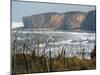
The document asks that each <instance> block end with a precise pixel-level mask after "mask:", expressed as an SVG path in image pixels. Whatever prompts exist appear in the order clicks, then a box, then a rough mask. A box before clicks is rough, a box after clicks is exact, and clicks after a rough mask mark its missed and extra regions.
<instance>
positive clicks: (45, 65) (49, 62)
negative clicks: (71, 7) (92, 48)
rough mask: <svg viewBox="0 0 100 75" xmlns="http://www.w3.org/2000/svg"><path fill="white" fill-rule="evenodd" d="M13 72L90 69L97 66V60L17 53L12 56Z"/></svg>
mask: <svg viewBox="0 0 100 75" xmlns="http://www.w3.org/2000/svg"><path fill="white" fill-rule="evenodd" d="M12 60H13V62H12V74H13V75H15V74H25V73H38V72H55V71H73V70H90V69H95V68H96V60H95V59H92V60H88V59H79V58H77V57H72V58H67V57H63V56H60V55H59V56H57V57H55V58H46V57H44V56H40V57H38V56H31V55H28V54H16V55H13V56H12Z"/></svg>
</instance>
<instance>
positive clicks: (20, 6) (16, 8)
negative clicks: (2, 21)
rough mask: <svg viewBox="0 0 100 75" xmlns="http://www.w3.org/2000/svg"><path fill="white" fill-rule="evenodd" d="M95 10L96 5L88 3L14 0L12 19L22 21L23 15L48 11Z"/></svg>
mask: <svg viewBox="0 0 100 75" xmlns="http://www.w3.org/2000/svg"><path fill="white" fill-rule="evenodd" d="M91 10H95V7H94V6H86V5H84V6H83V5H68V4H50V3H35V2H18V1H17V2H16V1H13V2H12V21H14V22H21V21H22V17H23V16H29V15H34V14H40V13H46V12H63V13H64V12H68V11H82V12H88V11H91Z"/></svg>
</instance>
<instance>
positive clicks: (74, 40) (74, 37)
mask: <svg viewBox="0 0 100 75" xmlns="http://www.w3.org/2000/svg"><path fill="white" fill-rule="evenodd" d="M14 40H16V46H15V47H16V52H17V53H22V50H23V44H24V43H25V44H26V46H27V47H28V48H26V49H25V53H32V51H33V50H34V49H36V53H37V52H38V53H39V55H40V56H41V55H42V54H43V52H45V55H46V56H48V57H49V51H51V55H52V57H55V56H57V55H58V54H59V53H61V51H62V50H65V56H66V57H74V56H76V57H79V58H82V52H84V58H86V59H90V53H91V52H92V50H93V49H94V47H95V45H96V43H95V42H96V37H95V33H90V32H62V31H24V30H23V31H12V47H13V42H14ZM37 48H38V50H39V51H37Z"/></svg>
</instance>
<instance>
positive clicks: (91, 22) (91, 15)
mask: <svg viewBox="0 0 100 75" xmlns="http://www.w3.org/2000/svg"><path fill="white" fill-rule="evenodd" d="M81 29H84V30H89V31H93V32H95V31H96V11H90V12H88V15H87V16H86V19H85V20H84V21H83V22H82V24H81Z"/></svg>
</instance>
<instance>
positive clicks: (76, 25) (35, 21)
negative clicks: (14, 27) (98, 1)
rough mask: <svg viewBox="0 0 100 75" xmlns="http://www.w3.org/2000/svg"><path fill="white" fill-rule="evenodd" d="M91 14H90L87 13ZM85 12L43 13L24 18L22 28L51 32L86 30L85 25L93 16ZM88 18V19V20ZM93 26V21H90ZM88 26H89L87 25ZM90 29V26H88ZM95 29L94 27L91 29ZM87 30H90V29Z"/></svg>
mask: <svg viewBox="0 0 100 75" xmlns="http://www.w3.org/2000/svg"><path fill="white" fill-rule="evenodd" d="M89 13H91V12H89ZM89 13H85V12H79V11H76V12H66V13H43V14H38V15H31V16H24V17H23V19H22V20H23V23H24V28H33V29H52V30H80V29H84V30H87V28H86V27H87V24H88V22H89V23H90V21H91V19H92V18H94V17H95V16H92V15H94V13H93V14H89ZM88 16H89V18H88ZM93 20H94V19H93ZM92 22H93V24H91V25H93V26H94V25H95V21H92ZM89 25H90V24H89ZM90 27H91V26H90ZM93 28H95V26H94V27H93ZM89 30H92V29H91V28H90V29H89Z"/></svg>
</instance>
